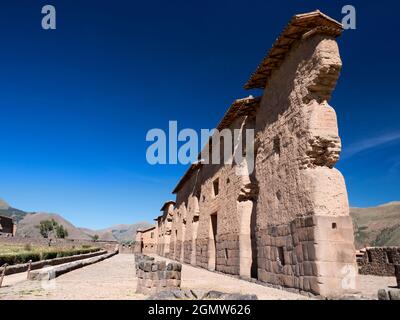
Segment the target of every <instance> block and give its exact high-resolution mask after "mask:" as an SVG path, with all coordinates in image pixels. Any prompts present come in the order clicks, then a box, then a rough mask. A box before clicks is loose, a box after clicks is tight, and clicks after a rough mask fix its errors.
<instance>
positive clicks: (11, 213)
mask: <svg viewBox="0 0 400 320" xmlns="http://www.w3.org/2000/svg"><path fill="white" fill-rule="evenodd" d="M27 214H28V212H25V211H22V210H19V209H15V208H13V207H11V206H10V205H9V204H8V203H7V202H5V201H4V200H2V199H0V216H4V217H10V218H13V219H14V221H15V222H19V221H20V220H22V219H23V218H24V217H25V216H26V215H27Z"/></svg>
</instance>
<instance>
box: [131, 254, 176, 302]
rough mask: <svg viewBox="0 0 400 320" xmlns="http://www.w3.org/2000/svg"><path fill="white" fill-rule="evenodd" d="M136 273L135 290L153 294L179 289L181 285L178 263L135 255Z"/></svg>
mask: <svg viewBox="0 0 400 320" xmlns="http://www.w3.org/2000/svg"><path fill="white" fill-rule="evenodd" d="M135 263H136V275H137V277H138V283H137V288H136V292H137V293H142V294H145V295H153V294H156V293H159V292H161V291H170V290H175V289H179V288H180V286H181V270H182V265H181V264H180V263H176V262H171V263H168V264H166V262H165V261H154V258H151V257H148V256H145V255H135Z"/></svg>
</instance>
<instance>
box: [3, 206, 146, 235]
mask: <svg viewBox="0 0 400 320" xmlns="http://www.w3.org/2000/svg"><path fill="white" fill-rule="evenodd" d="M0 215H2V216H6V217H11V218H13V219H14V221H15V222H17V224H18V225H17V236H18V235H19V236H25V237H32V238H42V235H41V234H40V232H39V228H37V226H38V225H39V224H40V221H43V220H49V219H54V220H55V221H57V222H58V223H59V224H61V225H63V226H64V227H65V228H66V229H67V230H68V238H70V239H77V240H78V239H80V240H91V239H92V238H93V236H94V235H96V234H97V235H98V236H99V240H103V241H119V242H130V241H134V240H135V235H136V230H137V229H139V228H147V227H150V226H152V224H150V223H148V222H139V223H135V224H119V225H115V226H112V227H109V228H106V229H102V230H91V229H88V228H78V227H75V226H74V225H73V224H72V223H71V222H69V221H68V220H66V219H64V218H63V217H62V216H60V215H59V214H55V213H45V212H25V211H23V210H19V209H15V208H13V207H11V206H10V205H9V204H8V203H7V202H6V201H4V200H2V199H0Z"/></svg>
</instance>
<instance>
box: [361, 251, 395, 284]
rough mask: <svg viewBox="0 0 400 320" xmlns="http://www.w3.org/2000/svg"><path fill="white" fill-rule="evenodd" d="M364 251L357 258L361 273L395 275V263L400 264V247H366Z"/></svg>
mask: <svg viewBox="0 0 400 320" xmlns="http://www.w3.org/2000/svg"><path fill="white" fill-rule="evenodd" d="M363 252H364V255H363V256H362V257H360V258H359V259H357V263H358V267H359V273H360V274H369V275H376V276H386V277H392V276H395V265H399V264H400V247H373V248H365V249H363Z"/></svg>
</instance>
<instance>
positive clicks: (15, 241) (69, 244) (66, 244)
mask: <svg viewBox="0 0 400 320" xmlns="http://www.w3.org/2000/svg"><path fill="white" fill-rule="evenodd" d="M0 244H11V245H21V246H24V245H26V244H30V245H31V246H44V247H46V246H49V247H55V248H73V247H79V246H83V245H86V246H92V247H99V248H102V249H105V250H107V251H114V250H115V246H116V245H117V244H118V242H117V241H92V240H79V239H51V240H50V239H45V238H28V237H21V236H15V237H0Z"/></svg>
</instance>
